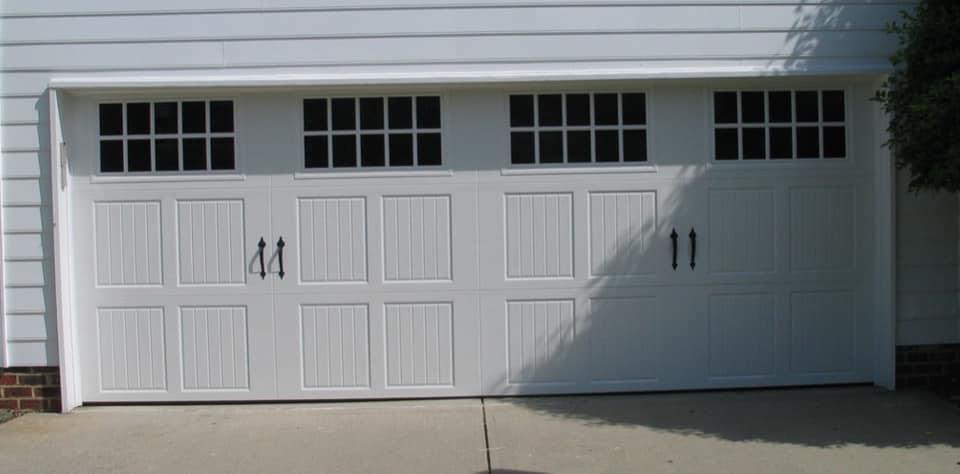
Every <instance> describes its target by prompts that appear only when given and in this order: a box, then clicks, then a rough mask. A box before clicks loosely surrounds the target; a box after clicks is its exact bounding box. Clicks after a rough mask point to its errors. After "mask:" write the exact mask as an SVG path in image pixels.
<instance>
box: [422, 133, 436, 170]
mask: <svg viewBox="0 0 960 474" xmlns="http://www.w3.org/2000/svg"><path fill="white" fill-rule="evenodd" d="M440 153H441V152H440V134H439V133H421V134H418V135H417V165H419V166H438V165H440Z"/></svg>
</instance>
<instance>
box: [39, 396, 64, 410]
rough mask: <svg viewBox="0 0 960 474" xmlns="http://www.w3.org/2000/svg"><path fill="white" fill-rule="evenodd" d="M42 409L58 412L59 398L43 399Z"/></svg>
mask: <svg viewBox="0 0 960 474" xmlns="http://www.w3.org/2000/svg"><path fill="white" fill-rule="evenodd" d="M43 411H52V412H60V411H61V409H60V399H59V398H51V399H49V400H44V401H43Z"/></svg>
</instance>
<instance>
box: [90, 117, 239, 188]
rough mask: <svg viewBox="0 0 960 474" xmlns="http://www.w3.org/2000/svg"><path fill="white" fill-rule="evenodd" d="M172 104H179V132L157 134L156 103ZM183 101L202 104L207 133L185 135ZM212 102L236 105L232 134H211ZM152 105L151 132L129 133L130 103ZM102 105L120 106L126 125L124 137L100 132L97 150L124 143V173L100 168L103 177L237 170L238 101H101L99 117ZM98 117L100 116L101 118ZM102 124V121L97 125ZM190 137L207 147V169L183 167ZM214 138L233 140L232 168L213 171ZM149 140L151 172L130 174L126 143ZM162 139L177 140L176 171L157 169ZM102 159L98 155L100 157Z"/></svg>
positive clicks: (121, 118)
mask: <svg viewBox="0 0 960 474" xmlns="http://www.w3.org/2000/svg"><path fill="white" fill-rule="evenodd" d="M170 102H176V104H177V133H154V128H155V127H154V125H155V124H154V120H155V116H154V109H155V106H156V104H165V103H170ZM184 102H203V103H204V105H203V114H204V117H203V119H204V123H205V124H206V130H207V131H206V132H204V133H184V132H183V103H184ZM211 102H231V103H233V132H211V131H210V129H211V128H210V103H211ZM143 103H149V104H150V113H149V120H150V123H149V130H150V133H146V134H130V133H128V132H127V105H128V104H143ZM100 105H120V106H121V107H120V110H121V117H120V120H121V121H122V124H123V134H121V135H100V134H99V131H98V132H97V133H98V136H99V140H98V147H99V146H100V143H102V142H104V141H122V143H123V171H122V172H121V171H101V170H100V168H99V167H98V168H97V172H98V173H100V174H108V175H111V176H114V175H119V174H134V175H139V174H181V173H189V174H196V173H209V172H215V173H216V172H233V171H235V170H236V169H237V140H236V135H237V105H236V102H235V101H234V100H232V99H183V100H131V101H125V102H101V103H100V104H98V106H97V114H99V113H100V109H99V106H100ZM98 118H99V117H98ZM98 123H99V122H98ZM191 138H203V139H204V144H205V147H206V153H205V154H206V160H207V163H206V168H205V169H202V170H200V169H195V170H185V169H184V168H183V140H184V139H191ZM213 138H233V169H218V170H214V169H211V166H212V162H211V160H212V156H211V154H210V152H211V151H212V150H211V146H210V141H211V139H213ZM147 139H149V140H150V169H151V171H130V170H129V168H130V160H129V157H128V156H127V155H128V150H127V142H128V141H129V140H147ZM163 139H176V140H177V170H163V171H159V170H157V148H156V141H157V140H163ZM98 157H99V155H98Z"/></svg>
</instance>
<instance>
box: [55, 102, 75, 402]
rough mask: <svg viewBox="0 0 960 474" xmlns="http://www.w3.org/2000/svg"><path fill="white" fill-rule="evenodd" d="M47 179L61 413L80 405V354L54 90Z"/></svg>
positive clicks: (62, 151)
mask: <svg viewBox="0 0 960 474" xmlns="http://www.w3.org/2000/svg"><path fill="white" fill-rule="evenodd" d="M49 100H50V107H49V114H50V117H49V120H50V180H51V186H50V188H51V194H52V196H51V198H52V199H51V202H52V203H53V223H52V224H53V267H54V287H53V290H54V295H55V298H56V311H57V344H58V348H59V353H60V399H61V405H62V408H61V409H62V411H63V412H64V413H66V412H69V411H71V410H73V409H74V408H76V407H78V406H80V405H81V404H82V403H83V400H82V399H81V390H80V387H81V385H80V354H79V353H78V350H79V345H78V344H77V334H76V324H75V320H74V318H75V315H74V313H73V308H74V304H73V298H72V295H73V291H72V289H73V282H72V281H71V278H70V275H71V274H72V265H71V261H72V258H73V257H72V256H73V251H72V249H71V239H70V238H69V234H70V219H69V216H68V214H67V209H68V208H69V194H68V192H67V191H68V190H67V185H68V184H69V183H68V181H67V180H68V174H67V173H66V169H65V168H64V167H65V166H66V156H65V151H66V149H65V145H64V142H63V129H62V128H61V121H60V101H59V95H58V93H57V90H56V89H50V90H49Z"/></svg>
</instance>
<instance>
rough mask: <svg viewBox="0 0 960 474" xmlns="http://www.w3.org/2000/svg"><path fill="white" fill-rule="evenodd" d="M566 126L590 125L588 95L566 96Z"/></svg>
mask: <svg viewBox="0 0 960 474" xmlns="http://www.w3.org/2000/svg"><path fill="white" fill-rule="evenodd" d="M567 125H590V94H568V95H567Z"/></svg>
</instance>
